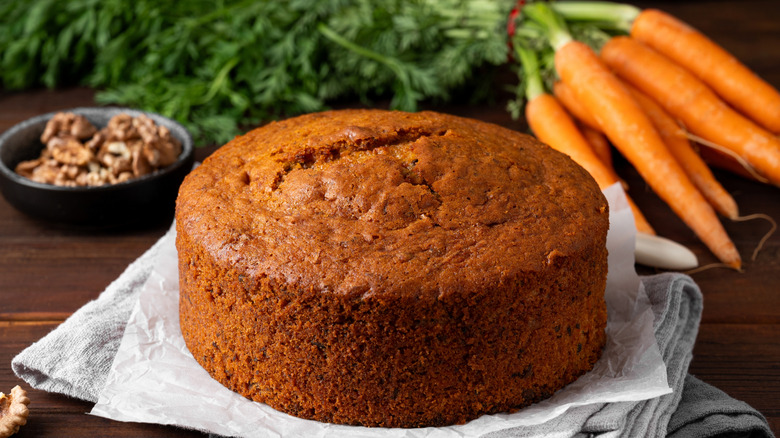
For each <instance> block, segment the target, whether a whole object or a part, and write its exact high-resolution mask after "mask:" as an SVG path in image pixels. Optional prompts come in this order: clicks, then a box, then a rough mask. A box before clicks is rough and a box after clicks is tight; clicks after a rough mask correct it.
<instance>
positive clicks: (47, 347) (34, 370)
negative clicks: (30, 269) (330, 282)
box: [11, 242, 773, 438]
mask: <svg viewBox="0 0 780 438" xmlns="http://www.w3.org/2000/svg"><path fill="white" fill-rule="evenodd" d="M159 247H160V242H158V243H157V244H155V245H154V246H152V247H151V248H150V249H149V250H148V251H147V252H146V253H144V254H143V255H142V256H141V257H140V258H138V259H137V260H136V261H135V262H133V263H132V264H131V265H130V266H128V268H127V269H126V270H125V271H124V272H123V273H122V274H121V275H120V276H119V278H117V279H116V280H115V281H114V282H113V283H111V284H110V285H109V286H108V287H107V288H106V290H105V291H103V293H101V294H100V296H99V297H98V298H97V299H95V300H93V301H91V302H89V303H87V304H86V305H84V307H82V308H81V309H79V310H78V311H77V312H75V313H74V314H73V315H72V316H71V317H70V318H68V319H67V320H66V321H65V322H64V323H62V324H61V325H60V326H59V327H58V328H56V329H55V330H53V331H52V332H50V333H49V334H47V335H46V336H45V337H43V338H42V339H41V340H39V341H38V342H36V343H34V344H33V345H31V346H29V347H28V348H27V349H25V350H24V351H22V352H21V353H19V355H17V356H16V357H15V358H14V359H13V361H12V363H11V365H12V368H13V370H14V372H15V373H16V375H17V376H19V377H20V378H22V379H23V380H25V381H26V382H28V383H29V384H30V385H31V386H32V387H34V388H37V389H41V390H45V391H50V392H57V393H61V394H65V395H68V396H72V397H76V398H79V399H83V400H88V401H92V402H96V401H97V399H98V395H99V393H100V390H101V388H102V387H103V385H104V383H105V380H106V377H107V375H108V372H109V369H110V367H111V364H112V362H113V359H114V356H115V355H116V352H117V350H118V348H119V344H120V342H121V339H122V336H123V333H124V328H125V325H126V323H127V319H128V318H129V316H130V312H131V311H132V309H133V307H134V305H135V303H136V301H137V299H138V292H139V291H140V289H141V287H142V286H143V285H144V283H145V282H146V280H147V278H148V277H149V274H150V273H151V271H152V266H153V263H154V260H155V257H156V255H157V252H158V250H159ZM642 282H643V284H644V287H645V289H646V292H647V295H648V297H649V300H650V302H651V304H652V307H653V312H654V314H655V322H654V328H655V334H656V338H657V340H658V345H659V348H660V350H661V353H662V355H663V358H664V362H665V363H666V366H667V377H668V381H669V385H670V386H671V387H672V388H673V390H674V391H673V392H672V393H671V394H668V395H665V396H662V397H657V398H654V399H651V400H646V401H641V402H622V403H607V404H594V405H588V406H581V407H577V408H573V409H571V410H569V411H567V412H566V413H565V414H564V415H561V416H559V417H558V418H555V419H553V420H551V421H549V422H547V423H544V424H540V425H537V426H532V427H521V428H513V429H507V430H503V431H499V432H495V433H492V434H489V435H486V436H485V437H486V438H508V437H539V436H545V437H589V436H596V435H598V436H603V437H638V436H654V437H655V436H666V435H667V434H669V435H670V436H674V437H675V438H678V437H710V436H717V435H719V434H722V433H726V434H731V435H730V436H743V435H744V436H753V437H773V434H772V432H771V430H770V429H769V426H768V424H767V422H766V419H765V418H764V417H763V416H762V415H761V414H760V413H759V412H758V411H756V410H755V409H753V408H751V407H750V406H748V405H747V404H745V403H744V402H741V401H738V400H734V399H732V398H731V397H729V396H728V395H726V394H725V393H723V392H722V391H719V390H718V389H716V388H714V387H712V386H710V385H708V384H706V383H704V382H702V381H700V380H698V379H696V378H694V377H692V376H689V375H688V373H687V372H688V365H689V364H690V360H691V356H692V349H693V344H694V341H695V339H696V334H697V332H698V327H699V321H700V318H701V310H702V296H701V292H700V291H699V288H698V287H697V286H696V284H695V283H694V282H693V280H691V279H690V277H688V276H685V275H682V274H660V275H655V276H648V277H642ZM740 434H742V435H740Z"/></svg>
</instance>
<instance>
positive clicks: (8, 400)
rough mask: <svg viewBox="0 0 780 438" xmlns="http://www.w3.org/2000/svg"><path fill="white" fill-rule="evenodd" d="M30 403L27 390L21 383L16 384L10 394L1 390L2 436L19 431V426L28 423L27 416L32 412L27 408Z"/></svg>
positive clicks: (0, 416) (0, 419)
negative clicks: (21, 386)
mask: <svg viewBox="0 0 780 438" xmlns="http://www.w3.org/2000/svg"><path fill="white" fill-rule="evenodd" d="M29 404H30V399H29V398H27V392H26V391H25V390H23V389H22V388H20V387H19V385H17V386H14V388H13V389H12V390H11V393H10V394H8V395H5V394H3V393H2V392H0V438H6V437H9V436H11V435H13V434H15V433H16V432H19V428H20V427H21V426H24V425H25V424H27V416H28V415H29V413H30V411H29V410H28V409H27V405H29Z"/></svg>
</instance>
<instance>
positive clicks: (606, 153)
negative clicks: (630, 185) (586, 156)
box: [580, 123, 612, 169]
mask: <svg viewBox="0 0 780 438" xmlns="http://www.w3.org/2000/svg"><path fill="white" fill-rule="evenodd" d="M580 131H582V135H583V136H584V137H585V139H586V140H588V143H589V144H590V146H591V147H592V148H593V152H595V153H596V156H597V157H599V160H601V162H602V163H604V165H606V166H607V167H609V168H610V169H611V168H612V149H611V147H610V146H609V140H607V137H605V136H604V134H603V133H602V132H601V131H600V130H596V129H593V128H591V127H590V126H588V125H586V124H584V123H580Z"/></svg>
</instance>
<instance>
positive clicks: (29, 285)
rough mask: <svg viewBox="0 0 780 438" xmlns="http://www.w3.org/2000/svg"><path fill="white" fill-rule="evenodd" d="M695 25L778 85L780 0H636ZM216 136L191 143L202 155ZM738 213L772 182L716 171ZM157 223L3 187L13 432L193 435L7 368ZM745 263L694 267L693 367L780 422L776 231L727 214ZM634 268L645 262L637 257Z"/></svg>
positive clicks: (645, 201) (26, 112) (676, 230)
mask: <svg viewBox="0 0 780 438" xmlns="http://www.w3.org/2000/svg"><path fill="white" fill-rule="evenodd" d="M641 5H642V6H657V7H660V8H662V9H665V10H667V11H669V12H672V13H674V14H676V15H677V16H679V17H681V18H683V19H684V20H686V21H688V22H689V23H691V24H693V25H694V26H695V27H697V28H699V29H701V30H703V31H704V32H705V33H706V34H708V35H709V36H710V37H712V38H713V39H714V40H716V41H718V42H719V43H721V44H722V45H723V46H725V47H726V48H727V49H728V50H730V51H732V52H733V53H734V54H736V55H737V56H738V57H739V58H740V59H741V60H742V61H743V62H745V63H746V64H747V65H749V66H750V67H752V68H753V69H755V70H756V71H758V72H759V73H760V74H761V75H762V76H763V77H764V78H765V79H767V80H768V81H769V82H771V83H772V84H774V85H775V86H777V87H780V2H776V1H743V2H734V1H690V2H642V3H641ZM93 95H94V93H93V91H92V90H89V89H83V88H76V89H66V90H54V91H48V90H37V91H31V92H24V93H9V92H2V91H0V132H2V131H5V130H6V129H8V128H9V127H11V126H12V125H13V124H15V123H17V122H19V121H22V120H24V119H26V118H28V117H31V116H34V115H37V114H41V113H44V112H49V111H53V110H58V109H65V108H71V107H76V106H81V105H91V104H93ZM432 108H433V109H438V110H440V111H446V112H451V113H455V114H460V115H465V116H470V117H474V118H478V119H483V120H487V121H491V122H495V123H499V124H501V125H504V126H508V127H511V128H514V129H520V130H523V129H525V127H524V126H523V124H522V122H519V121H513V120H512V119H511V118H510V117H509V116H508V115H507V113H506V112H505V111H504V109H503V102H497V103H496V104H495V105H465V104H464V105H450V106H447V107H432ZM214 149H215V147H213V146H211V147H203V148H199V149H198V150H197V158H198V159H203V158H205V157H206V156H207V155H208V154H210V153H211V152H213V150H214ZM617 169H618V172H619V173H620V175H621V176H622V177H623V178H625V179H626V180H627V181H628V183H629V185H630V187H631V190H630V193H631V195H632V196H633V197H634V199H635V200H636V201H637V204H639V206H640V208H641V209H642V210H643V211H644V212H645V213H646V215H647V216H648V219H649V220H650V222H651V223H652V224H653V225H654V226H655V227H656V229H657V230H658V231H659V233H660V234H662V235H664V236H666V237H669V238H672V239H674V240H676V241H678V242H680V243H682V244H684V245H686V246H688V247H689V248H691V249H692V250H693V251H694V252H695V253H696V254H697V255H698V256H699V259H700V261H701V262H702V263H710V262H714V261H715V260H714V257H713V256H712V255H711V254H710V253H709V252H708V251H707V249H706V248H705V247H704V246H703V245H702V244H701V243H700V242H699V241H698V240H697V239H696V237H695V236H694V235H693V234H692V233H691V232H690V231H689V230H688V229H687V228H686V227H685V225H684V224H682V223H681V222H680V221H679V219H677V218H676V217H675V216H674V215H673V214H672V213H671V211H670V210H669V208H668V207H666V206H665V205H664V204H663V203H662V202H661V201H660V200H659V199H658V198H657V197H656V196H655V195H654V194H653V193H652V192H651V191H650V190H649V189H648V188H647V186H646V185H645V184H644V182H643V181H642V180H641V179H640V178H639V177H638V175H637V173H636V171H635V170H634V169H633V168H632V167H631V166H629V165H628V164H626V163H625V162H624V161H623V160H621V159H618V160H617ZM716 175H717V176H718V178H719V179H720V180H721V181H722V183H723V184H724V186H725V187H726V188H727V189H728V190H729V191H730V192H731V193H732V194H733V196H734V197H735V199H736V200H737V202H738V204H739V206H740V209H741V212H742V213H743V214H751V213H758V212H762V213H767V214H769V215H771V216H772V217H774V218H775V220H780V189H778V188H776V187H770V186H766V185H761V184H758V183H754V182H751V181H747V180H744V179H742V178H739V177H735V176H732V175H730V174H727V173H723V172H716ZM168 225H169V218H168V217H167V216H165V215H163V217H162V218H161V219H160V221H158V222H157V223H155V224H152V225H147V226H144V227H136V228H134V229H124V230H118V231H110V232H105V231H104V232H88V231H77V230H73V229H68V228H64V227H60V226H57V225H53V224H50V223H44V222H40V221H38V220H35V219H32V218H29V217H26V216H24V215H23V214H21V213H19V212H18V211H16V210H15V209H13V208H12V207H11V206H10V205H8V203H7V202H6V201H5V200H4V199H2V198H0V364H2V366H0V391H3V392H8V391H10V389H11V388H12V387H13V386H14V385H17V384H19V385H21V386H22V387H23V388H25V389H26V390H28V391H29V393H30V398H31V400H32V404H31V416H30V420H29V423H28V424H27V425H26V426H24V427H23V428H22V429H21V431H20V432H19V434H18V435H17V436H19V437H42V436H51V437H54V436H57V437H69V436H74V437H75V436H117V437H130V436H145V437H156V436H160V437H162V436H182V437H184V436H201V434H199V433H197V432H191V431H185V430H181V429H175V428H171V427H163V426H156V425H145V424H135V423H121V422H115V421H110V420H106V419H102V418H99V417H94V416H90V415H85V413H86V412H88V411H89V410H90V409H91V407H92V405H91V403H87V402H83V401H79V400H75V399H70V398H68V397H65V396H62V395H57V394H50V393H46V392H43V391H38V390H33V389H32V388H30V386H29V385H28V384H26V383H25V382H23V381H21V380H20V379H18V378H17V377H16V376H15V375H14V374H13V372H12V370H11V367H10V364H11V359H12V358H13V357H14V356H15V355H16V354H17V353H19V352H20V351H21V350H23V349H24V348H25V347H27V346H28V345H30V344H31V343H33V342H35V341H36V340H38V339H39V338H41V337H42V336H44V335H45V334H46V333H48V332H49V331H51V330H53V329H54V328H56V327H57V326H58V325H59V324H60V323H61V322H62V321H64V320H65V319H66V318H67V317H68V316H69V315H70V314H72V313H73V312H74V311H75V310H77V309H78V308H79V307H81V306H82V305H84V304H85V303H86V302H87V301H89V300H91V299H94V298H96V297H97V296H98V294H99V293H100V292H101V291H102V290H103V289H104V288H105V287H106V286H107V285H108V284H109V283H110V282H111V281H112V280H114V279H115V278H116V277H117V276H118V275H119V274H120V273H121V272H122V271H123V270H124V269H125V267H127V265H128V264H129V263H130V262H132V261H133V260H134V259H136V258H137V257H138V256H140V255H141V254H142V253H143V252H144V251H145V250H146V249H147V248H149V246H151V245H152V244H153V243H154V242H155V241H156V240H157V239H158V238H159V237H160V236H161V235H162V234H163V233H164V231H165V230H166V228H167V227H168ZM725 226H726V229H727V231H728V232H729V234H730V235H731V236H732V238H733V240H734V241H735V243H736V245H737V247H738V248H739V250H740V252H741V254H742V256H743V258H744V259H745V260H746V262H745V269H744V272H735V271H731V270H727V269H712V270H708V271H704V272H700V273H696V274H693V275H692V277H693V278H694V280H696V282H697V284H698V285H699V286H700V288H701V289H702V292H703V294H704V315H703V320H702V324H701V329H700V332H699V337H698V340H697V342H696V346H695V348H694V359H693V363H692V364H691V368H690V372H691V373H692V374H694V375H696V376H698V377H699V378H701V379H702V380H704V381H706V382H708V383H710V384H712V385H714V386H716V387H718V388H720V389H721V390H723V391H725V392H726V393H728V394H729V395H731V396H732V397H734V398H737V399H739V400H743V401H745V402H747V403H748V404H750V405H751V406H753V407H754V408H756V409H758V410H759V411H760V412H761V413H763V414H764V415H765V416H766V417H767V419H768V420H769V422H770V425H771V427H772V430H773V431H774V432H775V434H778V432H780V233H776V234H774V235H773V236H772V237H771V238H770V239H769V240H768V241H767V242H766V244H765V246H764V248H763V250H762V251H761V252H760V253H759V256H758V258H757V259H756V260H755V261H751V260H750V254H751V253H752V251H753V249H754V248H755V247H756V245H757V244H758V241H759V240H760V239H761V237H762V236H763V235H764V234H765V233H766V232H767V231H768V230H769V225H768V223H766V222H764V221H760V220H759V221H751V222H728V223H725ZM638 269H639V271H640V273H643V274H652V273H653V271H652V270H650V269H647V268H644V267H638Z"/></svg>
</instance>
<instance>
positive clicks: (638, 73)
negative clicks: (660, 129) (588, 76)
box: [601, 37, 780, 185]
mask: <svg viewBox="0 0 780 438" xmlns="http://www.w3.org/2000/svg"><path fill="white" fill-rule="evenodd" d="M601 58H602V59H603V60H604V62H606V64H607V65H608V66H609V67H610V68H612V70H613V71H615V72H616V73H617V75H618V76H620V77H622V78H623V79H624V80H626V81H627V82H629V83H631V84H633V85H635V86H636V87H637V88H639V89H640V90H642V91H643V92H645V93H646V94H648V95H650V96H653V97H654V98H655V99H656V101H657V102H658V103H660V104H661V106H662V107H664V109H666V111H668V112H669V113H670V114H671V115H672V116H674V117H675V118H677V119H679V120H680V121H681V122H682V123H683V124H684V125H685V127H686V129H688V130H689V131H690V132H692V133H693V134H695V135H697V136H699V137H702V138H704V139H705V140H707V141H710V142H712V143H716V144H719V145H721V146H724V147H726V148H728V149H731V150H732V151H734V152H736V153H737V154H738V155H739V156H741V157H743V158H744V159H745V161H747V162H748V163H749V164H750V165H751V166H752V167H753V168H755V169H756V170H757V171H758V172H759V173H760V174H761V175H763V176H764V177H766V178H767V179H768V180H769V181H771V182H772V183H773V184H775V185H780V140H778V139H777V138H775V137H774V135H772V134H771V133H769V132H768V131H766V130H764V129H762V128H761V127H759V126H758V125H756V124H755V123H753V122H752V121H750V120H748V119H747V118H745V117H744V116H742V115H741V114H739V113H737V112H736V111H734V110H733V109H732V108H731V107H729V106H728V105H727V104H726V103H725V102H723V101H722V100H721V99H720V98H718V96H717V95H715V93H714V92H713V91H712V90H710V89H709V87H707V86H706V85H705V84H704V83H703V82H701V81H700V80H699V79H697V78H696V77H695V76H693V74H691V73H690V72H688V71H687V70H686V69H685V68H683V67H681V66H679V65H677V64H675V63H674V62H673V61H671V60H669V59H668V58H666V57H664V56H663V55H661V54H659V53H658V52H656V51H655V50H653V49H651V48H649V47H647V46H645V45H644V44H642V43H641V42H639V41H637V40H635V39H633V38H630V37H614V38H611V39H610V40H609V41H608V42H607V43H606V44H605V45H604V46H603V47H602V49H601Z"/></svg>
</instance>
